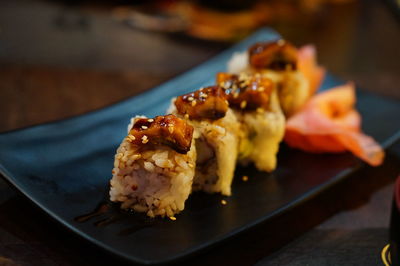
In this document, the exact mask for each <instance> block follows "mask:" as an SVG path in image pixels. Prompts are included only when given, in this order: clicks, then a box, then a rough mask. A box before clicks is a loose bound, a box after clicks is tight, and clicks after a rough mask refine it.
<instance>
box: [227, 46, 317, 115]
mask: <svg viewBox="0 0 400 266" xmlns="http://www.w3.org/2000/svg"><path fill="white" fill-rule="evenodd" d="M228 72H231V73H235V74H239V73H240V72H246V73H260V74H262V75H263V76H264V77H267V78H269V79H271V80H272V81H273V82H274V83H275V84H276V88H277V91H278V97H279V101H280V105H281V107H282V110H283V112H284V113H285V115H286V116H287V117H289V116H291V115H293V114H294V113H295V112H296V111H298V110H299V109H300V108H301V107H302V106H303V105H304V104H305V102H306V101H307V100H308V99H309V98H310V97H311V95H312V93H313V89H312V88H311V86H310V84H309V81H308V80H307V78H306V77H305V76H304V74H303V73H302V72H301V71H299V70H298V50H297V48H296V47H294V46H293V45H292V44H290V43H289V42H287V41H285V40H278V41H274V42H261V43H256V44H254V45H253V46H251V47H250V48H249V50H248V52H247V53H242V54H235V55H234V56H233V57H232V59H231V60H230V62H228Z"/></svg>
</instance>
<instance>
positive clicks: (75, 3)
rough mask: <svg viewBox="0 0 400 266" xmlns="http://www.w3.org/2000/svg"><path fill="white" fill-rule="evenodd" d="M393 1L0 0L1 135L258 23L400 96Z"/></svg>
mask: <svg viewBox="0 0 400 266" xmlns="http://www.w3.org/2000/svg"><path fill="white" fill-rule="evenodd" d="M398 3H399V2H398V1H396V0H393V1H390V0H387V1H378V0H364V1H357V0H249V1H243V0H232V1H228V0H218V1H212V0H193V1H178V0H158V1H144V0H143V1H128V0H114V1H105V0H103V1H90V0H86V1H85V0H82V1H79V0H65V1H56V0H53V1H50V0H49V1H45V0H14V1H1V3H0V81H1V82H0V121H1V122H0V131H7V130H11V129H15V128H20V127H24V126H28V125H33V124H38V123H42V122H46V121H52V120H56V119H61V118H65V117H69V116H73V115H78V114H82V113H84V112H87V111H90V110H94V109H97V108H100V107H103V106H106V105H109V104H112V103H115V102H117V101H119V100H121V99H124V98H127V97H129V96H133V95H136V94H138V93H140V92H142V91H143V90H146V89H149V88H151V87H153V86H155V85H157V84H160V83H162V82H163V81H166V80H168V79H170V78H172V77H173V76H175V75H177V74H179V73H182V72H184V71H186V70H188V69H190V68H191V67H193V66H195V65H197V64H199V63H201V62H203V61H205V60H207V59H208V58H210V57H212V56H214V55H215V54H217V53H218V52H220V51H222V50H223V49H225V48H227V47H228V46H229V45H231V44H232V43H233V42H235V41H238V40H240V39H242V38H244V37H246V36H247V35H248V34H250V33H251V32H253V31H255V30H256V29H257V28H260V27H264V26H270V27H272V28H274V29H275V30H277V31H278V32H279V33H281V34H282V36H284V37H285V38H286V39H288V40H290V41H292V42H293V43H294V44H296V45H303V44H306V43H313V44H315V45H316V46H317V49H318V56H319V61H320V62H321V63H322V64H323V65H325V66H326V67H327V68H328V69H329V70H330V71H331V72H332V73H334V74H336V75H338V76H340V77H342V78H343V79H347V80H355V81H356V83H357V84H358V85H359V86H361V87H362V88H364V89H367V90H373V91H379V92H380V93H381V94H385V95H389V96H392V97H397V98H399V97H400V93H399V91H398V87H397V84H399V83H400V80H399V79H400V78H399V58H400V52H399V49H398V47H399V45H400V34H399V23H398V22H399V14H400V13H399V9H398ZM383 87H384V88H385V89H384V90H382V89H380V88H383Z"/></svg>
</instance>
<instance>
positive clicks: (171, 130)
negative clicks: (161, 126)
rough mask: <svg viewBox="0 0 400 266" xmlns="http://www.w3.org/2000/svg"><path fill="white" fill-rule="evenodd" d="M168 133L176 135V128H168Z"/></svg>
mask: <svg viewBox="0 0 400 266" xmlns="http://www.w3.org/2000/svg"><path fill="white" fill-rule="evenodd" d="M168 131H169V133H171V134H172V133H174V127H173V126H172V127H171V126H168Z"/></svg>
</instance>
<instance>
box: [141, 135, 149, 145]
mask: <svg viewBox="0 0 400 266" xmlns="http://www.w3.org/2000/svg"><path fill="white" fill-rule="evenodd" d="M147 142H149V139H148V138H147V136H146V135H143V137H142V143H143V144H146V143H147Z"/></svg>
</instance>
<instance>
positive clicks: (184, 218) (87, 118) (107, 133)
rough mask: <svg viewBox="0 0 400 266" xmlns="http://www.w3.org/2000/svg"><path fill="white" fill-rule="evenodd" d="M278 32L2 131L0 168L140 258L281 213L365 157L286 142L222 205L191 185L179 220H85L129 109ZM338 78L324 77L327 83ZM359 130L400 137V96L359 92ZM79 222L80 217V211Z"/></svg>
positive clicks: (162, 256) (183, 88) (180, 252)
mask: <svg viewBox="0 0 400 266" xmlns="http://www.w3.org/2000/svg"><path fill="white" fill-rule="evenodd" d="M277 38H279V35H278V34H276V33H275V32H273V31H271V30H269V29H262V30H260V31H258V32H256V33H255V34H254V35H252V36H250V37H249V38H247V39H246V40H244V41H242V42H241V43H239V44H237V45H235V46H234V47H232V48H231V49H229V50H227V51H225V52H224V53H222V54H220V55H219V56H217V57H215V58H214V59H211V60H209V61H207V62H206V63H204V64H202V65H200V66H198V67H196V68H195V69H193V70H191V71H189V72H187V73H185V74H183V75H181V76H180V77H177V78H175V79H173V80H171V81H169V82H166V83H164V84H162V85H161V86H158V87H157V88H154V89H152V90H150V91H148V92H146V93H143V94H141V95H139V96H137V97H134V98H130V99H127V100H125V101H123V102H121V103H118V104H116V105H113V106H110V107H107V108H104V109H101V110H99V111H95V112H91V113H88V114H85V115H82V116H79V117H75V118H71V119H68V120H63V121H59V122H54V123H49V124H44V125H39V126H35V127H31V128H27V129H23V130H18V131H13V132H8V133H3V134H0V171H1V173H2V175H3V176H4V177H5V178H6V180H8V181H9V182H10V183H11V184H13V185H14V186H15V187H16V188H17V189H18V190H19V191H21V192H22V193H23V194H24V195H25V196H27V197H28V198H29V199H30V200H32V201H33V202H34V203H35V204H37V205H38V206H39V207H40V208H42V209H43V210H44V211H45V212H47V213H48V214H49V215H50V216H51V217H53V218H54V219H56V220H57V221H59V222H60V223H62V224H63V225H65V226H66V227H67V228H69V229H71V230H72V231H74V232H75V233H77V234H79V235H81V236H82V237H84V238H86V239H87V240H89V241H91V242H93V243H95V244H96V245H98V246H100V247H102V248H104V249H106V250H108V251H110V252H112V253H114V254H116V255H118V256H121V257H123V258H126V259H128V260H131V261H134V262H139V263H146V264H151V263H162V262H170V261H174V260H176V259H180V258H183V257H185V256H187V255H189V254H192V253H194V252H196V251H199V250H201V249H203V248H205V247H208V246H210V245H214V244H216V243H218V242H220V241H222V240H225V239H227V238H229V237H232V236H234V235H236V234H238V233H240V232H243V231H245V230H246V229H249V228H251V227H253V226H255V225H257V224H259V223H261V222H263V221H266V220H268V219H270V218H271V217H273V216H275V215H277V214H280V213H282V212H285V211H286V210H288V209H289V208H291V207H293V206H295V205H296V204H300V203H301V202H303V201H304V200H306V199H307V198H309V197H311V196H313V195H315V193H318V192H321V191H322V190H323V189H325V188H327V187H328V186H330V185H332V184H334V183H335V182H337V181H338V180H340V179H342V178H345V177H346V176H348V175H349V174H350V173H351V172H353V171H355V170H356V169H357V168H359V167H360V165H361V163H360V162H359V161H358V160H357V159H355V158H354V157H353V156H352V155H350V154H340V155H313V154H306V153H303V152H301V151H297V150H290V149H289V148H287V147H283V148H282V149H281V151H280V152H279V164H278V168H277V170H276V171H275V172H273V173H272V174H267V173H261V172H257V171H256V170H255V169H254V168H251V167H249V168H240V169H238V170H237V176H238V177H240V176H241V175H244V174H245V175H247V176H249V178H250V180H249V181H248V182H242V181H241V180H240V178H236V180H235V182H234V184H233V195H232V196H231V197H229V198H227V201H228V204H227V205H225V206H223V205H222V204H221V203H220V201H221V199H222V198H223V197H222V196H220V195H206V194H203V193H195V194H193V195H191V196H190V198H189V200H188V202H187V205H186V209H185V211H183V212H182V213H181V214H179V215H177V220H176V221H171V220H169V219H150V218H147V217H144V216H143V215H137V214H130V213H122V212H120V211H119V210H118V207H116V206H113V205H111V206H110V205H107V203H105V204H106V206H108V207H109V208H108V209H107V210H106V212H105V213H102V214H100V215H97V216H93V217H91V219H87V220H86V221H85V222H82V220H85V219H83V218H82V217H81V219H80V222H79V221H77V219H76V217H78V216H81V215H84V214H87V213H91V212H92V211H93V210H95V209H96V207H97V206H99V204H100V205H101V204H102V203H104V202H105V201H106V200H107V193H108V189H109V188H108V182H109V179H110V178H111V169H112V166H113V156H114V152H115V150H116V148H117V146H118V145H119V143H120V142H121V140H122V138H123V137H124V135H125V134H126V126H127V124H128V122H129V119H130V117H132V116H134V115H136V114H144V115H147V116H154V115H159V114H163V113H164V112H165V110H166V108H167V106H168V105H169V101H170V99H171V98H172V97H174V96H176V95H179V94H182V93H185V92H188V91H191V90H194V89H197V88H199V87H201V86H205V85H208V84H211V83H212V82H213V79H214V75H215V73H216V72H218V71H224V70H225V65H226V62H227V60H228V59H229V58H230V57H231V56H232V54H233V52H235V51H244V50H245V49H246V48H247V47H248V46H249V45H251V44H253V43H254V42H257V41H262V40H264V41H265V40H273V39H277ZM338 83H339V82H338V81H337V80H335V79H334V78H332V77H331V76H329V75H328V77H327V78H326V79H325V81H324V85H323V87H324V88H328V87H332V86H334V85H337V84H338ZM357 107H358V109H359V111H360V112H361V114H362V116H363V121H364V124H363V128H364V130H365V132H366V133H367V134H370V135H372V136H373V137H374V138H376V139H377V140H378V141H379V142H380V143H381V144H382V145H383V146H384V147H387V146H388V145H390V144H391V143H393V142H394V141H395V140H396V139H397V138H398V137H399V125H400V123H399V116H398V115H399V114H400V105H399V103H398V102H397V101H394V100H391V99H386V98H382V97H379V96H376V95H371V94H367V93H364V92H359V93H358V105H357ZM103 210H104V208H103ZM78 220H79V219H78Z"/></svg>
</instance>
